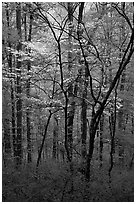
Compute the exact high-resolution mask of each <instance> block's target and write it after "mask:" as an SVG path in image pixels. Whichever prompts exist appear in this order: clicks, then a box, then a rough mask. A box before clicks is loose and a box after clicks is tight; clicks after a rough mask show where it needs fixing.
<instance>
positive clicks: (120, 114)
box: [118, 2, 126, 165]
mask: <svg viewBox="0 0 136 204" xmlns="http://www.w3.org/2000/svg"><path fill="white" fill-rule="evenodd" d="M121 9H122V11H123V12H125V2H122V3H121ZM120 31H121V36H120V42H121V43H122V42H124V40H125V19H124V18H123V19H122V22H121V28H120ZM123 48H124V44H123V45H122V50H123ZM122 50H120V58H121V57H122V55H123V51H122ZM125 83H126V69H124V70H123V72H122V75H121V81H120V91H121V92H122V93H123V92H124V90H125ZM123 104H124V102H123V100H122V105H123ZM118 120H119V122H118V128H119V129H120V131H121V134H120V135H119V163H120V164H121V165H123V163H124V147H123V143H122V142H123V138H122V136H123V129H124V125H125V124H124V122H125V121H124V110H123V107H122V108H120V110H119V111H118ZM121 135H122V136H121Z"/></svg>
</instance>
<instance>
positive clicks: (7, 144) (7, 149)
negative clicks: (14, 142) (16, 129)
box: [2, 118, 11, 166]
mask: <svg viewBox="0 0 136 204" xmlns="http://www.w3.org/2000/svg"><path fill="white" fill-rule="evenodd" d="M3 130H4V137H3V147H2V149H3V151H2V152H3V159H4V166H6V165H7V162H8V158H9V157H11V141H10V121H9V119H6V118H4V119H3Z"/></svg>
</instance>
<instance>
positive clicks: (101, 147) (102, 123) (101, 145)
mask: <svg viewBox="0 0 136 204" xmlns="http://www.w3.org/2000/svg"><path fill="white" fill-rule="evenodd" d="M103 125H104V114H102V116H101V119H100V167H102V163H103V157H102V155H103Z"/></svg>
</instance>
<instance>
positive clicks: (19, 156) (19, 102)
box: [15, 3, 22, 165]
mask: <svg viewBox="0 0 136 204" xmlns="http://www.w3.org/2000/svg"><path fill="white" fill-rule="evenodd" d="M16 26H17V31H18V37H19V39H18V44H17V51H18V52H20V51H21V50H22V45H21V37H22V36H21V3H16ZM21 93H22V90H21V61H20V54H18V57H17V138H16V144H17V146H16V155H15V156H16V158H15V159H16V165H21V163H22V99H21Z"/></svg>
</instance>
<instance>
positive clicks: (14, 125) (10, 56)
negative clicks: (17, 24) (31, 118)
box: [6, 3, 16, 156]
mask: <svg viewBox="0 0 136 204" xmlns="http://www.w3.org/2000/svg"><path fill="white" fill-rule="evenodd" d="M6 17H7V27H8V29H10V19H9V6H8V3H7V8H6ZM8 46H9V48H11V43H10V36H8ZM8 66H9V69H10V72H11V73H13V69H12V54H11V53H9V57H8ZM10 89H11V127H12V139H13V152H14V156H15V151H16V142H15V140H16V120H15V96H14V79H11V80H10Z"/></svg>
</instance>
